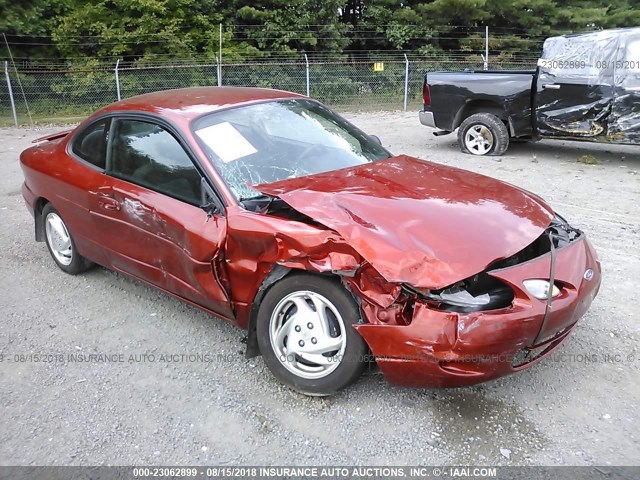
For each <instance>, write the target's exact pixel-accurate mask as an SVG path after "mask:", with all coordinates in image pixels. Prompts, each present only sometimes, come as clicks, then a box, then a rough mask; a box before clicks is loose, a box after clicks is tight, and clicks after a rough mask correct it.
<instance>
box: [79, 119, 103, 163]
mask: <svg viewBox="0 0 640 480" xmlns="http://www.w3.org/2000/svg"><path fill="white" fill-rule="evenodd" d="M109 124H110V120H109V119H105V120H100V121H98V122H96V123H94V124H92V125H90V126H88V127H87V128H85V129H84V131H83V132H82V133H81V134H80V135H78V136H77V137H76V138H75V139H74V140H73V146H72V151H73V153H75V154H76V155H77V156H78V157H80V158H81V159H82V160H84V161H85V162H88V163H90V164H91V165H94V166H96V167H98V168H100V169H101V170H104V169H105V164H106V158H107V136H108V134H109Z"/></svg>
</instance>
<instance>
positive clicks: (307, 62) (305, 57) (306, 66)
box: [304, 53, 311, 97]
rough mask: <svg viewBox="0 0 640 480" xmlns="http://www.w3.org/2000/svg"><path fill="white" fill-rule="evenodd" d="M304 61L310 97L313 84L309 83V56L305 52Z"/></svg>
mask: <svg viewBox="0 0 640 480" xmlns="http://www.w3.org/2000/svg"><path fill="white" fill-rule="evenodd" d="M304 63H305V68H306V72H307V97H310V96H311V95H309V92H310V90H311V88H310V87H311V84H310V83H309V57H307V54H306V53H305V54H304Z"/></svg>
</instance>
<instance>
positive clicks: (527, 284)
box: [522, 279, 560, 300]
mask: <svg viewBox="0 0 640 480" xmlns="http://www.w3.org/2000/svg"><path fill="white" fill-rule="evenodd" d="M522 284H523V285H524V288H526V289H527V292H529V293H530V294H531V295H533V296H534V297H536V298H537V299H538V300H546V299H547V298H548V297H549V288H550V287H551V283H550V282H549V281H548V280H539V279H531V280H525V281H523V282H522ZM558 295H560V289H559V288H558V286H557V285H556V284H555V283H554V284H553V288H552V289H551V298H553V297H557V296H558Z"/></svg>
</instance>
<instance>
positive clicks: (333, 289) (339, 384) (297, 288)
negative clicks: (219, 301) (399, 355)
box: [257, 273, 367, 396]
mask: <svg viewBox="0 0 640 480" xmlns="http://www.w3.org/2000/svg"><path fill="white" fill-rule="evenodd" d="M359 321H360V312H359V308H358V306H357V304H356V303H355V301H354V299H353V298H352V297H351V295H350V294H349V292H347V291H346V290H345V288H344V287H343V286H342V285H341V284H340V282H338V281H335V280H333V279H331V278H327V277H323V276H320V275H310V274H298V273H293V274H290V275H288V276H286V277H285V278H284V279H282V280H281V281H280V282H278V283H276V284H275V285H274V286H273V287H271V288H270V289H269V291H268V292H267V293H266V295H265V296H264V299H263V300H262V303H261V304H260V308H259V310H258V317H257V338H258V345H259V347H260V352H261V353H262V356H263V358H264V361H265V363H266V365H267V367H269V369H270V370H271V372H272V373H273V374H274V375H275V376H276V377H277V378H278V379H279V380H280V381H281V382H283V383H284V384H286V385H288V386H290V387H291V388H293V389H294V390H297V391H299V392H302V393H304V394H306V395H314V396H325V395H331V394H334V393H336V392H337V391H339V390H341V389H342V388H344V387H346V386H347V385H349V384H351V383H353V382H354V381H356V380H357V379H358V377H359V376H360V374H361V373H362V370H363V368H364V365H365V361H366V354H367V345H366V343H365V342H364V340H363V339H362V337H361V336H360V335H359V334H358V332H356V331H355V329H354V328H353V327H352V325H354V324H357V323H359Z"/></svg>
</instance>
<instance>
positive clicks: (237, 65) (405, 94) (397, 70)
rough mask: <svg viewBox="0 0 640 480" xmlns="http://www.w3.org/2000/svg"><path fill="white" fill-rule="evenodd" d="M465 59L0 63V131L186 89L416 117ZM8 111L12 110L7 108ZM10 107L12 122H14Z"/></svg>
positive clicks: (522, 62)
mask: <svg viewBox="0 0 640 480" xmlns="http://www.w3.org/2000/svg"><path fill="white" fill-rule="evenodd" d="M536 61H537V56H531V55H530V56H528V57H526V56H525V57H522V56H520V57H518V58H517V60H514V59H513V56H512V55H509V54H507V55H501V56H500V57H496V60H494V61H492V62H491V63H489V65H488V68H489V69H491V70H495V69H534V68H535V65H536ZM483 64H484V61H483V57H482V56H481V55H480V54H478V55H469V54H466V53H464V54H451V55H447V56H431V57H426V56H421V55H417V54H402V53H400V54H397V55H388V54H387V55H384V56H380V57H376V58H367V59H363V58H360V59H358V58H347V59H345V58H344V56H342V57H340V58H332V57H330V56H322V55H317V56H314V57H310V56H309V57H307V56H306V55H302V56H298V57H295V58H280V59H271V60H269V61H265V60H260V61H246V62H219V61H218V59H217V58H216V59H213V60H212V59H205V60H190V61H175V60H173V61H164V62H158V61H156V62H153V63H149V62H147V63H140V62H138V63H124V62H117V63H115V64H114V63H111V64H105V63H100V62H97V61H94V60H89V61H88V62H87V64H86V65H82V66H73V67H69V66H58V67H56V66H51V65H46V64H38V63H35V62H34V63H31V62H29V63H22V64H19V65H16V64H13V63H11V62H9V61H7V62H4V65H3V68H4V71H3V79H2V81H0V125H12V124H14V122H15V123H18V124H37V123H40V124H42V123H64V122H75V121H78V120H79V119H81V118H83V117H85V116H86V115H87V114H89V113H91V112H93V111H95V110H97V109H98V108H100V107H102V106H104V105H107V104H109V103H112V102H115V101H116V100H118V99H119V98H128V97H132V96H134V95H140V94H143V93H148V92H153V91H158V90H166V89H172V88H181V87H193V86H209V85H224V86H249V87H264V88H276V89H282V90H289V91H293V92H297V93H302V94H305V95H307V94H308V95H310V96H311V97H313V98H316V99H318V100H320V101H322V102H324V103H326V104H327V105H329V106H331V107H333V108H335V109H337V110H340V111H373V110H377V111H385V110H403V109H408V110H418V109H419V108H420V105H421V103H422V82H423V79H424V75H425V74H426V73H428V72H433V71H460V70H463V69H475V70H478V69H482V68H483V66H484V65H483ZM12 105H13V107H12ZM14 108H15V116H14V113H13V112H14Z"/></svg>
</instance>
